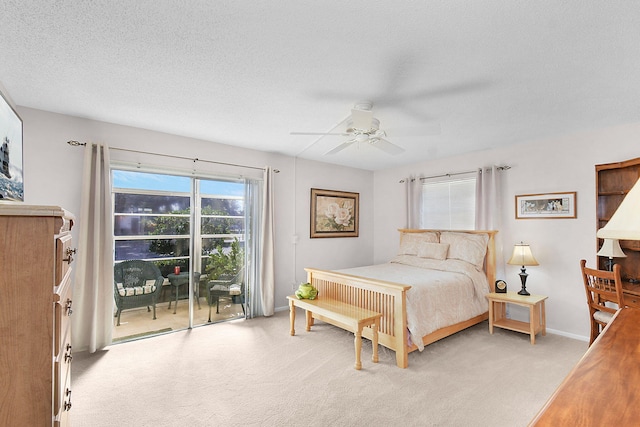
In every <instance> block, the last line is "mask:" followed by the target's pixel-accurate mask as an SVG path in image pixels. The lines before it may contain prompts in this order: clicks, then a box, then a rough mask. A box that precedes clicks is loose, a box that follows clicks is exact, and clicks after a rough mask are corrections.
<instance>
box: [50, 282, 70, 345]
mask: <svg viewBox="0 0 640 427" xmlns="http://www.w3.org/2000/svg"><path fill="white" fill-rule="evenodd" d="M72 301H73V295H72V289H71V269H69V270H67V275H66V276H65V277H64V280H63V281H62V283H61V284H60V286H58V287H56V292H54V294H53V303H54V306H53V307H54V310H53V313H54V318H53V322H54V328H53V332H54V338H53V351H54V354H53V356H54V357H56V358H57V357H58V356H59V355H60V353H61V352H63V351H64V349H63V347H64V342H65V340H69V341H70V340H71V333H70V330H71V314H72V313H73V309H72Z"/></svg>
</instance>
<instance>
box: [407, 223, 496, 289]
mask: <svg viewBox="0 0 640 427" xmlns="http://www.w3.org/2000/svg"><path fill="white" fill-rule="evenodd" d="M398 231H399V232H400V236H402V233H433V232H435V233H438V235H439V234H440V233H442V232H444V231H451V232H454V233H468V234H487V235H488V236H489V241H488V242H487V253H486V254H485V256H484V272H485V274H486V275H487V281H488V282H489V290H490V291H491V292H494V291H495V283H496V239H495V236H496V234H497V233H498V230H430V229H422V228H421V229H412V228H400V229H398Z"/></svg>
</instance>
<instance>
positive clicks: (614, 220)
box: [596, 179, 640, 240]
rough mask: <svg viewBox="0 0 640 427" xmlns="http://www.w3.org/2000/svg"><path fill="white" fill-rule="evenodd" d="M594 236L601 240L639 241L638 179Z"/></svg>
mask: <svg viewBox="0 0 640 427" xmlns="http://www.w3.org/2000/svg"><path fill="white" fill-rule="evenodd" d="M596 235H597V236H598V237H599V238H601V239H618V240H640V179H639V180H638V181H637V182H636V183H635V185H634V186H633V188H631V191H629V192H628V193H627V196H626V197H625V198H624V200H623V201H622V203H620V206H618V209H617V210H616V211H615V212H614V214H613V216H612V217H611V219H610V220H609V222H608V223H607V224H606V225H605V226H604V227H602V228H601V229H600V230H598V232H597V233H596Z"/></svg>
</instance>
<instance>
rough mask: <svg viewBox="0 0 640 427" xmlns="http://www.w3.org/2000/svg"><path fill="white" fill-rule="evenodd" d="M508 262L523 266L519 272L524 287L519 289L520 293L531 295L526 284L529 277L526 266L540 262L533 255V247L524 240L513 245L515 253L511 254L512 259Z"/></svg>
mask: <svg viewBox="0 0 640 427" xmlns="http://www.w3.org/2000/svg"><path fill="white" fill-rule="evenodd" d="M507 264H511V265H519V266H521V268H520V273H519V274H518V276H520V283H522V289H520V290H519V291H518V295H531V294H530V293H529V292H527V286H526V285H527V277H528V276H529V275H528V274H527V269H526V268H525V266H530V265H539V264H538V261H536V259H535V258H534V257H533V254H532V253H531V248H530V247H529V245H526V244H524V243H522V242H520V244H515V245H514V246H513V254H512V255H511V259H509V261H507Z"/></svg>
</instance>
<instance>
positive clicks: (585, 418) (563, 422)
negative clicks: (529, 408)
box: [529, 307, 640, 427]
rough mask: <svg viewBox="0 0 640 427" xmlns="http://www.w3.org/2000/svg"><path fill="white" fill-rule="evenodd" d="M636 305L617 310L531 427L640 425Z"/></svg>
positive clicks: (639, 319) (639, 329)
mask: <svg viewBox="0 0 640 427" xmlns="http://www.w3.org/2000/svg"><path fill="white" fill-rule="evenodd" d="M638 355H640V309H638V308H629V307H627V308H624V309H622V310H619V311H618V312H617V313H616V315H615V317H614V318H613V320H612V321H611V322H609V324H608V325H607V327H606V328H605V329H604V331H603V332H602V333H601V334H600V335H599V336H598V338H596V340H595V341H594V342H593V344H591V347H589V350H587V352H586V353H585V355H584V356H583V357H582V359H581V360H580V361H579V362H578V364H577V365H576V366H575V367H574V368H573V370H572V371H571V372H570V373H569V375H567V377H566V378H565V380H564V381H563V382H562V384H560V386H559V387H558V389H557V390H556V391H555V393H553V395H552V396H551V397H550V398H549V400H548V401H547V403H546V404H545V405H544V407H543V408H542V409H541V410H540V412H539V413H538V415H537V416H536V417H535V418H534V419H533V421H531V423H530V424H529V425H530V426H536V427H542V426H545V427H546V426H549V427H556V426H569V425H570V426H584V427H591V426H593V427H600V426H620V427H622V426H637V425H640V424H639V423H640V405H638V402H639V401H640V387H638V384H639V383H640V369H639V368H638Z"/></svg>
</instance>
